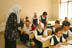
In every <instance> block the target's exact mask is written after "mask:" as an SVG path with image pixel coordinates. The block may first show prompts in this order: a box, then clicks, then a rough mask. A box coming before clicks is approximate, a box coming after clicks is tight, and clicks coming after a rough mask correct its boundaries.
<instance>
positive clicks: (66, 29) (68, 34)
mask: <svg viewBox="0 0 72 48" xmlns="http://www.w3.org/2000/svg"><path fill="white" fill-rule="evenodd" d="M62 27H63V37H64V38H65V39H66V40H72V32H71V31H70V30H69V29H70V23H69V22H68V21H64V22H63V24H62Z"/></svg>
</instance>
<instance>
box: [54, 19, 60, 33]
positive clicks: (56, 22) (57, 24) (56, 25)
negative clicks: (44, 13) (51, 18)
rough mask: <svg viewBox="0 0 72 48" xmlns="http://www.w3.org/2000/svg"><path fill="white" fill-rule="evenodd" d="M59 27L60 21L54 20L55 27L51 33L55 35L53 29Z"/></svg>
mask: <svg viewBox="0 0 72 48" xmlns="http://www.w3.org/2000/svg"><path fill="white" fill-rule="evenodd" d="M58 27H60V21H59V20H56V21H55V27H54V28H53V33H55V29H56V28H58Z"/></svg>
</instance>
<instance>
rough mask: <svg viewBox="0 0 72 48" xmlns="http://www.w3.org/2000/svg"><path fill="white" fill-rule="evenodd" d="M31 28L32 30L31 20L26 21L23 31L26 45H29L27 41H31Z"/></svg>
mask: <svg viewBox="0 0 72 48" xmlns="http://www.w3.org/2000/svg"><path fill="white" fill-rule="evenodd" d="M30 30H31V23H30V21H26V23H25V24H24V28H23V31H22V41H23V43H24V44H25V45H27V43H28V42H29V34H30V33H31V32H30Z"/></svg>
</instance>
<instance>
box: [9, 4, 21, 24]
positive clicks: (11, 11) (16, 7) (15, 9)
mask: <svg viewBox="0 0 72 48" xmlns="http://www.w3.org/2000/svg"><path fill="white" fill-rule="evenodd" d="M20 8H21V7H20V6H18V5H15V6H13V7H12V8H11V9H10V12H9V14H8V17H9V15H10V14H11V13H15V14H16V15H17V23H20V16H19V10H20Z"/></svg>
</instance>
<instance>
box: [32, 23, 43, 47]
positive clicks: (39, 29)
mask: <svg viewBox="0 0 72 48" xmlns="http://www.w3.org/2000/svg"><path fill="white" fill-rule="evenodd" d="M34 34H35V38H34V39H33V40H34V42H35V44H36V45H37V48H42V43H41V42H40V41H39V40H37V39H38V38H40V37H41V36H43V34H44V25H43V24H42V23H39V24H38V27H37V29H36V30H35V32H34Z"/></svg>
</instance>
